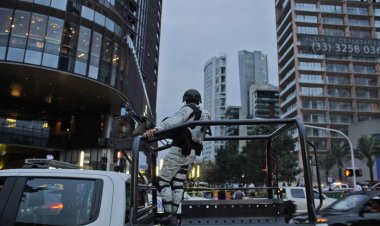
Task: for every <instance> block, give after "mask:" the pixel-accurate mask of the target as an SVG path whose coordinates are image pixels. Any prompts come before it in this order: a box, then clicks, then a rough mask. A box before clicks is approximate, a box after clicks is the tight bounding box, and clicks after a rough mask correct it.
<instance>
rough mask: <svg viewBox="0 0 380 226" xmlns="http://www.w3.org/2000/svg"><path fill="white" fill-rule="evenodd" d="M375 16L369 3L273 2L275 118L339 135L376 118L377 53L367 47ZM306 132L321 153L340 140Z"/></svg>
mask: <svg viewBox="0 0 380 226" xmlns="http://www.w3.org/2000/svg"><path fill="white" fill-rule="evenodd" d="M379 12H380V3H378V1H375V0H368V1H366V0H363V1H352V0H345V1H343V0H341V1H322V0H310V1H302V0H277V1H276V21H277V46H278V66H279V88H280V110H281V117H284V118H293V117H299V118H301V119H303V120H304V122H305V123H307V124H310V125H314V126H318V127H325V128H331V129H337V130H340V131H342V132H344V133H345V134H347V133H348V127H349V125H351V124H352V123H357V122H361V121H364V120H369V119H375V118H380V96H379V95H380V85H379V84H380V83H379V79H380V73H379V71H380V69H379V68H380V64H379V55H377V53H376V49H375V47H374V46H373V44H371V43H374V42H377V39H379V34H380V33H379V31H380V30H379V29H380V27H379V26H378V24H379V22H380V13H379ZM305 40H309V41H310V42H308V41H305ZM317 40H319V41H317ZM321 40H323V41H321ZM336 40H339V41H336ZM319 45H321V46H320V47H321V49H319V47H318V46H319ZM313 46H314V47H316V48H313ZM307 132H308V136H309V137H311V138H312V140H313V143H314V144H315V145H316V147H317V149H318V150H322V151H328V150H331V145H332V143H334V142H342V141H344V139H342V137H340V136H339V135H338V134H336V133H333V132H331V133H330V132H327V131H325V130H318V129H310V128H307ZM344 142H346V141H344Z"/></svg>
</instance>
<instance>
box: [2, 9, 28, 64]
mask: <svg viewBox="0 0 380 226" xmlns="http://www.w3.org/2000/svg"><path fill="white" fill-rule="evenodd" d="M30 17H31V13H30V12H25V11H21V10H16V11H15V15H14V18H13V21H12V25H11V27H12V32H11V38H10V42H9V49H8V55H7V60H9V61H17V62H23V61H24V54H25V47H26V41H27V36H28V34H29V23H30Z"/></svg>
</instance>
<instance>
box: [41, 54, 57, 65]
mask: <svg viewBox="0 0 380 226" xmlns="http://www.w3.org/2000/svg"><path fill="white" fill-rule="evenodd" d="M42 65H43V66H45V67H51V68H57V67H58V56H57V55H53V54H48V53H44V57H43V59H42Z"/></svg>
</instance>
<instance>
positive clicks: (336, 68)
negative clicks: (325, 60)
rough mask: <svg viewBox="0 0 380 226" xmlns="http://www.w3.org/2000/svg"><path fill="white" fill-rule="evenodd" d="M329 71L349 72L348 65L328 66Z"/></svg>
mask: <svg viewBox="0 0 380 226" xmlns="http://www.w3.org/2000/svg"><path fill="white" fill-rule="evenodd" d="M327 71H333V72H348V65H347V64H327Z"/></svg>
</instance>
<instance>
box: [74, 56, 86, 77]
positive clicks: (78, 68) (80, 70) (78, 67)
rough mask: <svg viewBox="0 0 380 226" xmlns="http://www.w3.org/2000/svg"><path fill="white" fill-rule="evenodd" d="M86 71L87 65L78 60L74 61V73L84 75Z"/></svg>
mask: <svg viewBox="0 0 380 226" xmlns="http://www.w3.org/2000/svg"><path fill="white" fill-rule="evenodd" d="M86 71H87V64H86V63H85V62H82V61H79V60H77V61H75V68H74V72H75V73H77V74H81V75H86Z"/></svg>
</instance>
